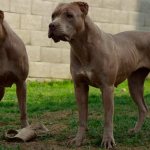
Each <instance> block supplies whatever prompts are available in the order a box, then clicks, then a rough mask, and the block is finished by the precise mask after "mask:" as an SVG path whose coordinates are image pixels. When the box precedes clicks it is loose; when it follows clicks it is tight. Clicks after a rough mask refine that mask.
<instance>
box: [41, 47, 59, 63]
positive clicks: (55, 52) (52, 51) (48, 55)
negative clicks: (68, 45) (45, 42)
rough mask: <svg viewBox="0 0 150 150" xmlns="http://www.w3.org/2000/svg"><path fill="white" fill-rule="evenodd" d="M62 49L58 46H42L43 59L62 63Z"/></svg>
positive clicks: (43, 60)
mask: <svg viewBox="0 0 150 150" xmlns="http://www.w3.org/2000/svg"><path fill="white" fill-rule="evenodd" d="M61 51H62V50H61V49H58V48H48V47H42V48H41V61H42V62H50V63H61Z"/></svg>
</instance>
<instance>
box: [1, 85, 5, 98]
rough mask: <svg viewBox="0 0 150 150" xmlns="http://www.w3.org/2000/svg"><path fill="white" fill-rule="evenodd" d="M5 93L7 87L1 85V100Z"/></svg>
mask: <svg viewBox="0 0 150 150" xmlns="http://www.w3.org/2000/svg"><path fill="white" fill-rule="evenodd" d="M4 94H5V88H4V87H0V101H1V100H2V98H3V97H4Z"/></svg>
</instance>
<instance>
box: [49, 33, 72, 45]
mask: <svg viewBox="0 0 150 150" xmlns="http://www.w3.org/2000/svg"><path fill="white" fill-rule="evenodd" d="M48 37H49V38H52V39H53V40H54V42H55V43H57V42H59V41H60V40H61V41H68V42H69V41H70V37H69V36H68V35H66V34H62V35H56V34H54V33H53V32H49V33H48Z"/></svg>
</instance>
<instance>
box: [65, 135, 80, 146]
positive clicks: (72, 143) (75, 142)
mask: <svg viewBox="0 0 150 150" xmlns="http://www.w3.org/2000/svg"><path fill="white" fill-rule="evenodd" d="M82 142H83V139H80V138H77V137H75V138H73V139H71V140H69V141H68V143H67V145H68V146H76V147H79V146H81V145H82Z"/></svg>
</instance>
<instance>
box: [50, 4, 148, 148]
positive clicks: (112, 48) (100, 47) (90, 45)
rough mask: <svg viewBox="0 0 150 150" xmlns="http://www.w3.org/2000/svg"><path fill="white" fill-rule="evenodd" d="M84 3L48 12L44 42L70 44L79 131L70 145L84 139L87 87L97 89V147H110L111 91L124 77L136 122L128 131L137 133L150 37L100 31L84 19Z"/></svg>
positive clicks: (143, 113)
mask: <svg viewBox="0 0 150 150" xmlns="http://www.w3.org/2000/svg"><path fill="white" fill-rule="evenodd" d="M87 13H88V4H87V3H84V2H73V3H69V4H60V5H59V6H57V8H56V9H55V11H54V12H53V14H52V23H51V24H50V25H49V38H52V39H53V40H54V41H55V42H58V41H60V40H63V41H68V42H69V43H70V45H71V65H70V68H71V74H72V78H73V81H74V87H75V96H76V100H77V104H78V108H79V128H78V132H77V135H76V137H75V138H74V139H73V140H72V141H71V143H73V142H75V144H76V145H77V146H79V145H81V143H82V141H83V139H84V138H85V132H86V129H87V118H88V90H89V85H91V86H94V87H97V88H100V89H101V91H102V99H103V104H104V110H105V114H104V116H105V122H104V134H103V139H102V144H103V145H104V147H107V148H112V147H113V146H114V145H115V141H114V136H113V112H114V102H113V101H114V94H113V92H114V87H115V86H117V85H118V84H119V83H121V82H123V81H124V80H125V79H128V83H129V89H130V94H131V96H132V98H133V100H134V101H135V103H136V104H137V106H138V109H139V119H138V121H137V123H136V125H135V127H134V128H133V129H132V131H133V132H137V131H139V130H140V128H141V126H142V124H143V122H144V118H145V116H146V114H147V107H146V105H145V103H144V98H143V84H144V80H145V78H146V76H147V75H148V73H149V71H150V33H149V32H137V31H131V32H122V33H119V34H115V35H111V34H107V33H104V32H103V31H101V30H100V29H99V28H98V27H97V26H96V25H95V24H94V23H93V22H92V21H91V19H90V18H89V17H88V16H87Z"/></svg>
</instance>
